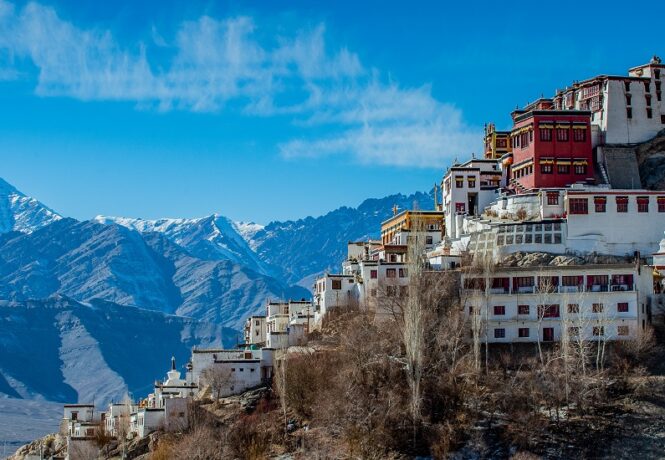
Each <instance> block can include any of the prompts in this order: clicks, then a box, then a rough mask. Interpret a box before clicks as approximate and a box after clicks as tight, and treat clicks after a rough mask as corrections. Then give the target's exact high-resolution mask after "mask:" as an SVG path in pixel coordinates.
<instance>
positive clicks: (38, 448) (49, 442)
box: [7, 433, 67, 460]
mask: <svg viewBox="0 0 665 460" xmlns="http://www.w3.org/2000/svg"><path fill="white" fill-rule="evenodd" d="M66 450H67V438H65V437H64V436H62V435H61V434H59V433H52V434H47V435H46V436H44V437H43V438H39V439H35V440H34V441H32V442H31V443H30V444H26V445H25V446H22V447H19V449H18V450H17V451H16V452H15V453H14V455H12V456H11V457H8V458H7V460H24V459H25V458H26V457H28V458H29V456H36V457H37V458H40V457H39V455H41V458H51V457H55V456H64V453H65V452H66ZM33 458H34V457H33Z"/></svg>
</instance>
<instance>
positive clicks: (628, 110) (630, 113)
mask: <svg viewBox="0 0 665 460" xmlns="http://www.w3.org/2000/svg"><path fill="white" fill-rule="evenodd" d="M626 118H633V109H631V108H630V107H626Z"/></svg>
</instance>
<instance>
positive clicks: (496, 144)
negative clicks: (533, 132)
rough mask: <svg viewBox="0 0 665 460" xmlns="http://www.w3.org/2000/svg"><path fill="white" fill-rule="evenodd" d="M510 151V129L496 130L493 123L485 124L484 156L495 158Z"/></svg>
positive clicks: (511, 149)
mask: <svg viewBox="0 0 665 460" xmlns="http://www.w3.org/2000/svg"><path fill="white" fill-rule="evenodd" d="M512 151H513V148H512V145H511V142H510V131H497V130H496V127H495V126H494V123H490V124H487V125H485V158H487V159H490V160H496V159H498V158H501V157H502V156H503V155H505V154H506V153H510V152H512Z"/></svg>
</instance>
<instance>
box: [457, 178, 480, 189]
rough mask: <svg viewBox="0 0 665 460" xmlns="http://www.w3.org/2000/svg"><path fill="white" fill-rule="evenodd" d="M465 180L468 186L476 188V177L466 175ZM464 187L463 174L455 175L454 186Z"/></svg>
mask: <svg viewBox="0 0 665 460" xmlns="http://www.w3.org/2000/svg"><path fill="white" fill-rule="evenodd" d="M467 182H468V183H469V188H476V177H475V176H468V177H467ZM462 187H464V176H455V188H462Z"/></svg>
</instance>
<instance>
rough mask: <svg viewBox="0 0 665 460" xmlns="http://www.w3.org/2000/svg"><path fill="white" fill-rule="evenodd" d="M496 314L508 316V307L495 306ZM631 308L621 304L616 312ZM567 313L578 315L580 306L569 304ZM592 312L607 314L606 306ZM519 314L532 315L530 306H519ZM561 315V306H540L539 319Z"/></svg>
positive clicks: (595, 308)
mask: <svg viewBox="0 0 665 460" xmlns="http://www.w3.org/2000/svg"><path fill="white" fill-rule="evenodd" d="M492 309H493V312H494V316H505V314H506V306H505V305H494V307H493V308H492ZM628 310H629V306H628V302H619V303H617V305H616V311H617V313H628ZM567 311H568V313H569V314H571V315H572V314H577V313H579V312H580V305H579V304H577V303H569V304H568V305H567ZM474 312H476V313H478V312H479V310H478V309H476V308H474V307H469V314H473V313H474ZM591 312H592V313H596V314H598V313H604V312H605V305H604V304H603V303H594V304H592V305H591ZM517 314H518V315H529V314H531V306H530V305H518V306H517ZM560 316H561V315H560V308H559V305H556V304H553V305H538V317H539V318H559V317H560Z"/></svg>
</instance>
